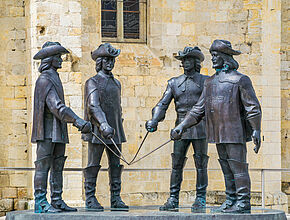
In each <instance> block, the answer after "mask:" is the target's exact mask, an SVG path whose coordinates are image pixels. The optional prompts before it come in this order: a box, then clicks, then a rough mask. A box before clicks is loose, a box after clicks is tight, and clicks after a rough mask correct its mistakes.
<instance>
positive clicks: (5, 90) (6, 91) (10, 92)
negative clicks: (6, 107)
mask: <svg viewBox="0 0 290 220" xmlns="http://www.w3.org/2000/svg"><path fill="white" fill-rule="evenodd" d="M0 94H1V97H2V98H14V87H13V86H11V87H10V86H1V87H0Z"/></svg>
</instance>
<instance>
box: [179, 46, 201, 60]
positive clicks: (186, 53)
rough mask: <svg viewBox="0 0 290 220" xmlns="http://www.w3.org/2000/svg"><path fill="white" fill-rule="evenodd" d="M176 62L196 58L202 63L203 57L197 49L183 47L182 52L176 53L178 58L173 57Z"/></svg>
mask: <svg viewBox="0 0 290 220" xmlns="http://www.w3.org/2000/svg"><path fill="white" fill-rule="evenodd" d="M174 57H175V58H176V59H178V60H183V59H184V58H185V57H196V58H198V59H199V60H200V62H202V61H204V55H203V53H202V52H201V50H200V49H199V47H194V48H193V47H185V48H184V50H183V51H179V52H178V56H174Z"/></svg>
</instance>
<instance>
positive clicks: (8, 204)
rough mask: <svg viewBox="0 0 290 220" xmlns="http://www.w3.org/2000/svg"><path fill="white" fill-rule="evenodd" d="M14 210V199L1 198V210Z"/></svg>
mask: <svg viewBox="0 0 290 220" xmlns="http://www.w3.org/2000/svg"><path fill="white" fill-rule="evenodd" d="M12 210H13V199H1V200H0V212H9V211H12Z"/></svg>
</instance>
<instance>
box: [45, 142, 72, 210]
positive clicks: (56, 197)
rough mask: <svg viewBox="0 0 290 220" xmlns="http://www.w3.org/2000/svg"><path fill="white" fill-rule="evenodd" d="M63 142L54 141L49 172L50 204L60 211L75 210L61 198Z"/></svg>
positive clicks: (64, 158)
mask: <svg viewBox="0 0 290 220" xmlns="http://www.w3.org/2000/svg"><path fill="white" fill-rule="evenodd" d="M64 152H65V144H62V143H55V147H54V153H53V155H54V158H53V160H52V165H51V172H50V191H51V195H50V196H51V205H52V206H53V207H55V208H57V209H61V210H62V211H77V209H75V208H71V207H69V206H67V204H66V203H65V202H64V201H63V200H62V192H63V168H64V164H65V160H66V158H67V157H66V156H64Z"/></svg>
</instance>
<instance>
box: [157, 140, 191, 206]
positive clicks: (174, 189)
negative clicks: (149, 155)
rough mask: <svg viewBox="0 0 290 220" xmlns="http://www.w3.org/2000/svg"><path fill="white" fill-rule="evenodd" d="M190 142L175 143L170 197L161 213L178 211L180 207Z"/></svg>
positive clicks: (180, 141) (179, 141) (172, 155)
mask: <svg viewBox="0 0 290 220" xmlns="http://www.w3.org/2000/svg"><path fill="white" fill-rule="evenodd" d="M189 144H190V141H189V140H178V141H174V148H173V153H172V154H171V157H172V171H171V176H170V197H169V198H168V200H167V202H166V203H165V204H164V205H163V206H161V207H160V208H159V209H160V210H161V211H164V210H169V209H176V208H178V205H179V192H180V188H181V183H182V179H183V168H184V166H185V163H186V160H187V158H186V157H185V155H186V153H187V150H188V147H189Z"/></svg>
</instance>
